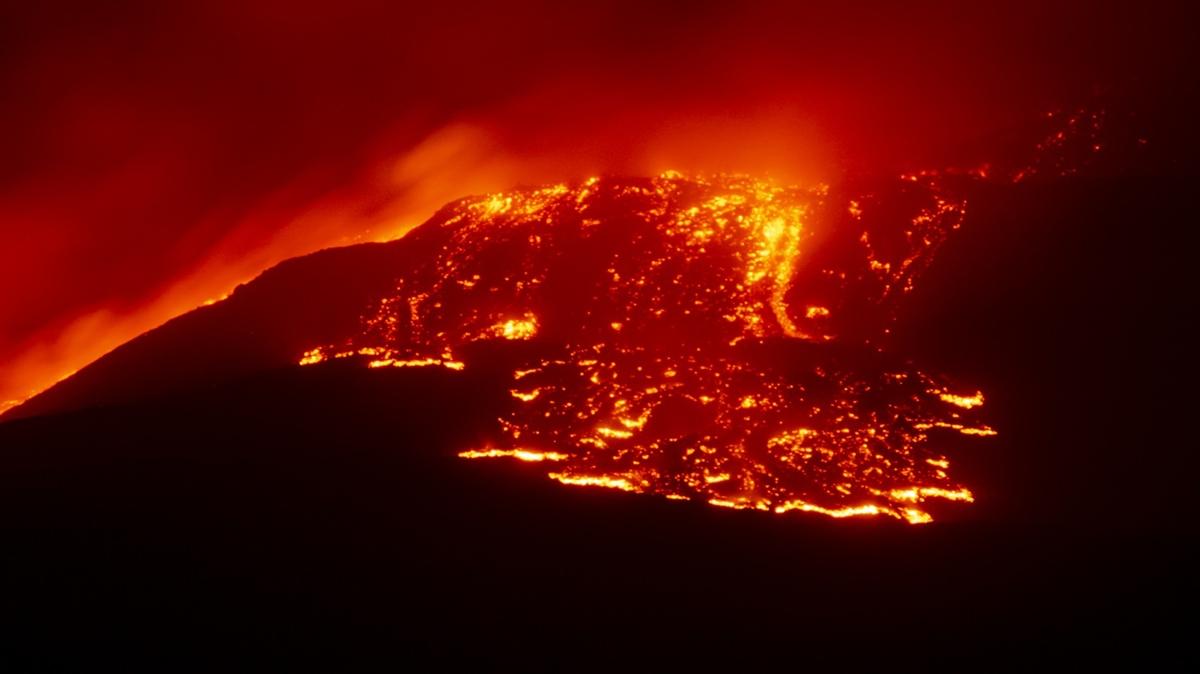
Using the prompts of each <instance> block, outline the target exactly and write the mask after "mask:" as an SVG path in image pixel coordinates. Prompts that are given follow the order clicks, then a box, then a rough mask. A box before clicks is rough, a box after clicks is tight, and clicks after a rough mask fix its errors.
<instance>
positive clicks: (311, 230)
mask: <svg viewBox="0 0 1200 674" xmlns="http://www.w3.org/2000/svg"><path fill="white" fill-rule="evenodd" d="M406 4H407V3H396V2H370V1H365V0H339V1H338V2H335V3H333V2H331V3H321V5H320V6H318V5H317V4H315V3H314V4H308V3H295V2H281V1H272V0H266V1H264V0H254V1H247V0H238V1H237V2H225V1H213V0H208V1H205V2H172V3H150V2H130V3H123V4H121V6H120V7H119V8H116V9H114V7H101V6H100V5H98V4H97V3H72V4H68V5H63V4H62V3H57V4H55V3H37V6H36V7H24V8H21V7H17V8H10V9H5V10H0V87H2V91H3V92H4V95H3V98H2V100H3V103H2V104H0V134H3V136H2V138H3V148H4V154H5V157H4V161H3V162H2V163H0V228H2V229H0V241H2V244H0V362H2V363H4V364H5V365H4V367H2V368H0V409H2V406H3V405H2V403H3V401H5V400H9V399H18V398H22V397H24V396H26V395H28V394H30V393H32V392H33V391H35V390H37V389H40V388H43V387H45V386H47V385H48V384H50V383H52V382H53V381H54V380H56V379H57V378H59V377H61V376H64V375H66V374H68V373H70V372H72V371H73V370H75V369H77V368H79V367H81V366H83V365H85V364H87V363H88V362H90V361H91V360H93V359H94V358H96V357H98V356H100V355H102V354H103V353H104V352H106V351H108V350H110V349H111V348H113V347H115V346H117V345H118V344H120V343H121V342H123V341H125V340H127V339H129V338H132V337H133V336H135V335H137V334H139V333H140V332H142V331H144V330H147V329H149V328H152V327H154V326H155V325H157V324H159V323H161V322H162V321H164V320H166V319H168V318H170V317H171V316H173V315H176V314H178V313H180V312H183V311H186V310H187V309H189V308H191V307H193V306H196V305H197V304H200V303H201V302H203V301H205V300H206V299H209V298H214V297H219V296H221V295H222V294H224V293H226V292H228V291H229V290H230V289H231V288H232V287H233V286H234V285H236V284H237V283H238V282H241V281H244V280H248V279H249V278H251V277H253V276H254V275H255V274H256V273H257V272H259V271H261V270H262V269H264V268H265V267H267V266H269V265H271V264H273V263H275V262H278V261H280V260H282V259H285V258H287V257H291V256H294V255H298V254H303V253H306V252H310V251H313V250H316V249H319V248H322V247H327V246H331V245H343V244H347V243H352V242H355V241H364V240H375V239H382V238H392V237H394V236H396V235H398V234H400V233H402V232H403V231H405V230H406V229H407V228H409V227H411V226H413V225H415V224H418V223H419V222H420V221H422V220H423V219H424V218H425V217H426V216H428V215H429V214H430V213H431V212H432V211H433V210H434V209H435V208H436V207H437V206H439V205H441V204H442V203H444V202H446V201H448V200H450V199H453V198H456V197H459V196H463V195H465V194H471V193H478V192H484V191H492V190H499V189H507V188H509V187H511V186H513V185H515V184H529V183H538V182H545V181H558V180H563V179H569V178H574V177H581V176H585V175H589V174H594V173H601V172H610V173H648V172H657V171H660V170H663V169H667V168H674V169H678V170H683V171H746V172H754V173H764V172H765V173H769V174H772V175H774V176H778V177H781V178H783V179H787V180H798V181H814V180H825V181H834V180H836V179H838V177H839V176H841V175H843V174H845V173H846V172H854V171H864V170H871V171H879V170H892V169H902V168H907V167H912V166H914V165H918V166H919V165H922V164H926V163H929V162H939V161H946V160H947V159H949V158H951V157H953V156H955V153H956V152H959V151H960V150H959V148H961V147H963V146H969V145H971V144H972V143H975V142H977V141H978V140H979V139H981V138H985V137H987V136H988V135H989V134H992V133H996V132H998V131H1002V130H1004V129H1006V128H1009V127H1010V126H1012V125H1014V124H1016V123H1018V122H1019V121H1020V120H1022V119H1025V118H1027V117H1028V116H1029V115H1030V114H1032V113H1034V112H1036V111H1040V110H1043V109H1046V108H1047V107H1050V106H1054V105H1059V104H1062V103H1064V102H1070V101H1075V100H1079V99H1080V98H1081V97H1086V96H1088V95H1090V94H1091V93H1092V92H1093V91H1094V89H1095V88H1097V87H1103V88H1116V89H1122V88H1126V89H1129V88H1135V89H1140V90H1145V89H1155V90H1169V89H1170V86H1171V83H1172V82H1173V81H1178V80H1180V79H1185V76H1186V73H1187V68H1188V65H1187V61H1188V59H1187V58H1185V50H1186V49H1188V48H1189V45H1188V44H1187V40H1185V39H1184V37H1185V31H1186V30H1187V28H1186V27H1187V26H1189V25H1190V24H1189V23H1188V22H1187V21H1186V20H1185V17H1184V15H1183V11H1182V9H1178V10H1177V9H1174V8H1172V7H1157V6H1156V7H1151V6H1149V5H1148V4H1147V3H1136V4H1135V5H1134V6H1132V7H1129V8H1125V9H1115V8H1113V7H1108V6H1101V5H1098V4H1094V3H1088V5H1089V8H1088V9H1087V10H1086V12H1085V10H1084V9H1082V8H1081V7H1082V5H1083V4H1082V3H1075V5H1076V6H1069V4H1068V5H1066V6H1060V5H1056V4H1055V3H1043V2H1038V3H1025V4H1023V5H1021V6H1018V5H1014V4H1013V3H1003V4H997V5H996V6H993V7H980V6H978V4H979V3H962V2H949V1H947V2H918V3H886V4H864V3H855V4H851V3H842V2H827V3H774V4H772V3H766V4H762V3H715V2H693V3H686V4H685V5H680V6H678V7H674V8H669V7H666V6H663V7H657V8H656V7H650V6H649V5H648V4H647V3H645V2H619V3H549V2H546V3H520V4H518V3H492V4H491V5H485V6H482V7H476V6H470V5H467V4H463V3H411V4H412V5H413V6H405V5H406ZM47 5H55V6H54V7H47ZM5 15H7V16H5Z"/></svg>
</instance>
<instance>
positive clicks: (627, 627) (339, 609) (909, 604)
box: [0, 366, 1194, 667]
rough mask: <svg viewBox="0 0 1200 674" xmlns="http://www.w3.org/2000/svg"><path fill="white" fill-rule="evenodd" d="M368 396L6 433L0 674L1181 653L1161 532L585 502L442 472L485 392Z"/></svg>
mask: <svg viewBox="0 0 1200 674" xmlns="http://www.w3.org/2000/svg"><path fill="white" fill-rule="evenodd" d="M372 375H375V376H370V377H365V376H363V373H361V372H359V371H352V370H350V369H347V368H342V367H336V366H334V367H325V368H315V369H311V370H296V371H288V372H278V373H274V374H271V375H267V376H263V377H260V378H256V379H255V380H253V381H246V382H243V383H242V384H241V385H238V386H234V387H228V388H221V389H214V390H211V391H207V392H205V394H203V395H194V396H188V397H179V398H172V399H169V400H162V401H159V402H157V403H154V404H148V405H142V406H138V407H128V408H119V409H110V410H107V411H92V412H79V413H74V414H71V415H67V416H64V417H59V418H40V419H32V420H26V421H21V422H14V423H12V424H8V425H6V426H5V427H4V428H3V429H2V431H3V433H2V434H0V440H2V441H3V443H4V445H5V447H6V448H7V450H6V452H7V456H6V461H5V466H4V470H3V475H2V477H0V480H2V489H0V522H2V523H3V524H2V526H3V532H4V533H3V535H4V543H3V562H2V563H3V567H2V573H3V579H4V587H3V592H4V596H5V605H4V609H3V618H4V623H5V624H4V625H3V634H4V637H3V639H4V641H5V642H6V643H7V647H6V649H5V652H6V656H11V655H13V654H14V653H21V654H23V655H25V656H29V655H31V654H32V655H35V656H40V657H45V658H47V659H48V660H49V661H51V662H58V661H62V660H64V659H65V660H66V661H68V662H72V661H75V660H76V659H82V660H85V661H89V662H95V661H96V660H93V658H96V657H99V658H101V659H106V658H113V657H116V658H117V659H118V660H121V661H124V660H126V659H128V658H137V659H140V658H144V657H151V658H155V659H157V658H164V660H163V662H164V663H172V665H173V666H174V667H178V666H180V665H186V664H189V663H193V662H197V661H199V662H207V661H209V660H208V659H209V658H212V657H214V656H218V655H222V654H229V653H244V652H245V651H250V652H252V653H254V654H256V655H260V656H266V657H270V658H272V659H274V658H285V659H290V658H294V657H303V658H308V657H311V656H314V655H320V656H325V657H334V658H343V657H353V656H354V655H355V654H364V653H366V654H370V655H372V656H373V657H377V656H380V655H383V656H386V657H391V658H401V659H403V658H405V657H409V656H411V655H412V654H413V653H416V652H425V651H431V652H433V653H437V654H441V655H442V656H445V657H450V658H452V659H458V658H466V659H482V660H492V659H502V660H511V661H513V662H516V663H528V662H531V661H532V662H550V663H555V662H558V663H561V664H563V665H568V664H571V663H574V662H577V661H581V662H583V663H598V662H606V661H615V662H621V661H625V660H626V659H627V658H631V657H633V656H632V653H634V652H635V651H638V650H641V649H644V648H651V649H653V650H655V651H657V652H658V654H659V656H658V657H661V658H666V661H667V662H668V663H670V662H691V661H695V660H704V659H705V658H708V657H715V656H717V655H719V654H722V653H724V654H725V655H727V656H732V655H738V654H740V653H743V650H742V649H743V648H745V649H747V650H745V651H744V654H745V657H748V658H750V659H751V660H756V659H761V660H763V661H770V660H772V659H773V658H777V657H793V658H801V659H803V660H804V661H806V662H810V663H811V662H821V661H830V662H837V663H841V664H846V665H853V664H855V663H860V664H861V663H864V662H873V663H877V664H878V663H889V662H896V663H897V664H899V665H904V666H911V665H913V664H916V663H920V662H923V661H926V660H930V659H932V660H942V661H945V662H960V663H961V664H964V665H965V664H967V663H970V662H972V661H974V660H973V658H976V657H981V656H982V657H989V658H990V657H994V656H995V655H1011V654H1012V652H1013V650H1014V649H1016V651H1017V652H1022V653H1023V652H1033V651H1035V650H1036V651H1040V650H1041V649H1050V650H1051V651H1053V652H1056V653H1058V654H1060V655H1065V656H1070V657H1071V658H1072V659H1074V658H1077V657H1084V658H1088V659H1091V658H1093V657H1096V656H1099V655H1101V654H1104V655H1105V656H1106V657H1108V656H1111V655H1112V654H1114V653H1126V654H1129V653H1136V652H1140V651H1141V650H1143V649H1146V648H1151V649H1155V650H1161V651H1162V652H1164V653H1166V654H1171V653H1173V652H1176V650H1177V649H1178V648H1179V647H1180V645H1181V643H1182V642H1180V641H1179V639H1181V638H1183V636H1184V635H1183V634H1181V632H1180V628H1181V627H1182V626H1181V625H1180V624H1178V623H1173V622H1172V620H1171V619H1170V618H1168V616H1172V615H1180V613H1179V611H1181V610H1184V611H1185V610H1186V608H1187V606H1188V605H1189V604H1190V602H1191V600H1192V599H1193V598H1194V597H1192V596H1190V595H1189V594H1188V591H1187V587H1186V585H1184V583H1186V582H1190V581H1189V580H1188V578H1187V574H1186V573H1185V572H1186V570H1187V569H1188V568H1189V567H1190V566H1191V564H1192V562H1194V559H1191V558H1188V557H1186V556H1185V555H1186V553H1185V551H1184V549H1183V545H1182V543H1183V541H1182V539H1181V538H1180V533H1181V532H1179V531H1176V530H1173V529H1171V528H1163V527H1149V528H1147V529H1146V530H1144V531H1137V530H1129V529H1118V530H1108V529H1107V528H1104V527H1097V526H1094V523H1087V522H1083V523H1080V525H1079V526H1072V525H1067V526H1063V525H1058V524H1037V523H1017V522H1006V521H1001V520H995V519H992V520H988V519H984V520H982V521H973V522H959V523H954V524H942V523H935V524H932V525H927V526H924V527H910V526H907V525H901V524H894V523H892V522H882V521H867V522H833V521H829V520H825V519H823V518H818V517H811V518H810V517H804V516H798V517H776V516H770V515H762V514H756V513H742V512H732V511H725V510H721V509H716V508H712V507H708V506H705V505H700V504H687V503H682V504H681V503H676V502H669V501H665V500H661V499H658V498H655V497H650V496H636V495H628V494H624V493H614V492H608V491H605V490H586V489H572V488H568V487H565V486H561V485H557V484H555V483H552V482H550V481H548V480H545V479H544V478H543V477H541V476H540V475H539V474H538V471H537V469H536V468H534V467H531V466H527V465H517V466H512V465H496V464H485V463H481V462H467V461H462V460H458V459H455V458H453V457H452V451H451V450H452V449H453V448H454V447H456V446H458V444H459V443H460V442H462V441H463V440H464V439H469V437H470V435H471V434H472V428H473V422H475V421H476V420H478V418H479V416H478V415H474V414H459V413H457V412H451V410H460V409H464V408H465V409H468V410H481V411H482V410H484V409H485V408H486V406H487V404H486V401H483V400H479V399H478V398H477V397H476V396H475V394H473V393H472V391H475V390H479V388H480V387H479V384H480V383H481V382H479V381H472V380H469V379H468V378H467V377H466V376H465V375H455V374H445V373H440V372H439V373H426V374H420V373H418V374H413V373H393V372H386V373H372ZM464 401H467V402H468V403H469V404H467V405H464ZM743 643H744V644H745V646H742V645H740V644H743ZM1096 648H1103V649H1104V650H1102V651H1096V650H1092V649H1096ZM31 652H32V653H31ZM958 658H968V659H965V660H958ZM639 661H640V660H639ZM642 662H644V661H642Z"/></svg>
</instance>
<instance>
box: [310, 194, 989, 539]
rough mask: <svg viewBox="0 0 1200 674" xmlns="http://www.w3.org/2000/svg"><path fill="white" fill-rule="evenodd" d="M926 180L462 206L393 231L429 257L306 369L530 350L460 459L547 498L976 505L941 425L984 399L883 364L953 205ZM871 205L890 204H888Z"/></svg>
mask: <svg viewBox="0 0 1200 674" xmlns="http://www.w3.org/2000/svg"><path fill="white" fill-rule="evenodd" d="M944 180H945V179H944V178H943V177H940V176H936V175H916V176H906V177H904V178H902V179H901V180H899V181H890V182H889V183H888V184H886V185H879V186H877V189H875V190H873V191H870V192H866V193H865V194H866V196H859V197H856V198H853V199H851V198H845V197H840V196H836V195H834V194H831V192H830V190H829V189H828V188H826V187H823V186H822V187H820V188H817V189H812V190H806V189H800V188H794V187H783V186H779V185H776V184H773V183H771V182H766V181H760V180H755V179H751V178H746V177H731V176H719V177H714V178H708V179H691V178H684V177H682V176H680V175H678V174H674V173H669V174H664V175H662V176H659V177H656V178H651V179H623V178H592V179H589V180H587V181H585V182H582V183H579V184H574V185H555V186H551V187H545V188H539V189H523V190H516V191H513V192H509V193H504V194H497V195H491V196H485V197H480V198H470V199H464V200H461V201H458V202H455V203H453V204H451V205H449V206H447V207H446V208H444V209H442V211H440V212H439V213H438V214H437V215H435V216H434V218H433V219H432V220H431V221H430V222H428V223H426V224H425V225H423V226H422V227H420V228H418V229H416V230H414V231H413V232H412V233H411V234H409V235H408V237H406V238H408V239H409V245H410V246H413V247H414V248H416V249H417V250H420V251H423V252H424V253H425V254H423V255H421V256H417V259H420V260H422V262H421V263H419V264H418V265H417V266H415V267H413V268H410V269H407V270H405V271H403V272H402V273H401V274H400V275H399V276H398V278H397V279H396V282H395V285H394V289H393V290H392V291H391V292H389V293H387V294H386V295H385V296H383V297H380V298H378V301H377V304H376V305H375V306H374V308H372V309H371V310H369V311H368V312H367V315H366V316H364V318H363V320H362V329H361V331H360V332H359V333H358V334H356V335H354V336H353V337H352V338H350V339H349V340H347V341H346V342H344V343H341V344H337V345H324V346H318V347H316V348H314V349H312V350H310V351H308V352H306V353H304V354H303V355H302V358H301V360H300V362H301V364H313V363H319V362H322V361H324V360H327V359H330V358H346V357H354V358H362V359H364V360H365V361H366V362H367V364H368V365H369V366H371V367H411V366H443V367H447V368H451V369H462V368H464V367H465V366H466V363H464V360H463V359H460V352H462V351H463V350H464V347H466V346H467V345H468V344H471V343H473V342H479V341H481V340H518V341H520V342H522V343H523V344H524V345H525V350H524V351H522V353H523V354H525V355H524V356H523V357H522V358H523V360H522V361H521V362H520V364H519V365H518V366H516V367H514V368H513V371H512V373H511V385H510V391H509V393H510V395H511V397H512V406H511V409H510V410H509V411H508V412H507V413H506V414H504V415H503V416H502V417H501V418H499V419H498V420H497V421H498V423H497V429H496V434H495V437H494V438H493V439H492V442H490V444H488V445H487V446H485V447H482V448H469V449H464V450H463V451H462V452H461V453H460V454H459V456H461V457H463V458H466V459H476V458H496V457H507V458H515V459H518V460H524V461H538V462H542V463H544V464H546V465H548V466H552V467H551V468H550V469H549V476H550V477H551V478H553V479H555V480H558V481H560V482H562V483H565V484H571V485H596V486H604V487H610V488H616V489H622V490H626V491H634V492H648V493H656V494H661V495H664V496H666V497H668V498H675V499H701V500H704V501H707V502H708V503H711V504H713V505H717V506H725V507H731V508H752V509H757V510H766V511H773V512H776V513H783V512H787V511H792V510H799V511H805V512H814V513H821V514H824V515H829V516H832V517H847V516H854V515H888V516H891V517H895V518H898V519H901V520H905V521H908V522H912V523H921V522H928V521H930V520H931V519H932V517H931V515H930V514H929V512H928V511H927V509H926V507H925V506H924V504H925V503H926V502H927V501H930V500H933V499H942V500H952V501H972V500H973V496H972V494H971V491H970V490H969V489H967V488H966V487H964V486H963V485H962V484H960V483H958V482H957V481H955V480H954V479H953V478H952V477H951V475H950V459H949V458H948V457H947V453H948V451H949V450H950V449H952V448H953V438H954V437H957V436H958V434H963V435H971V436H980V435H993V434H994V431H993V430H991V429H990V428H988V427H987V426H984V425H981V424H980V423H979V422H978V421H977V420H976V419H975V416H976V415H977V414H978V411H977V408H978V406H979V405H980V404H981V403H982V402H983V395H982V394H981V393H978V392H974V391H960V390H954V389H951V388H950V387H949V386H948V385H947V384H946V383H945V382H944V381H943V380H942V379H941V378H939V377H938V376H935V375H933V374H930V373H927V372H922V371H919V370H917V369H915V368H913V367H912V366H911V365H908V364H906V363H904V362H903V361H902V360H898V359H896V358H894V357H892V356H889V355H888V354H887V353H886V352H885V351H884V349H883V341H884V340H885V338H886V335H887V332H888V331H889V324H890V322H891V317H892V314H893V311H894V309H895V306H896V302H897V300H898V298H899V297H901V296H903V295H904V294H905V293H907V292H908V291H909V290H910V289H911V288H912V287H913V283H914V280H915V278H916V277H917V275H918V274H919V273H920V271H921V270H922V269H923V268H924V267H925V266H926V265H927V264H928V263H929V261H930V259H931V257H932V255H933V254H934V252H935V251H936V249H937V248H938V247H939V245H940V244H941V243H942V242H943V240H944V239H945V238H946V236H947V235H948V233H949V232H950V231H952V230H954V229H956V228H957V227H958V226H959V225H960V223H961V220H962V217H963V214H964V207H965V202H964V201H962V200H961V199H958V198H953V197H951V196H949V192H948V190H946V189H944V187H943V184H942V182H943V181H944ZM884 195H886V198H885V196H884Z"/></svg>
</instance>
